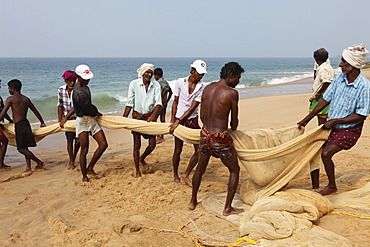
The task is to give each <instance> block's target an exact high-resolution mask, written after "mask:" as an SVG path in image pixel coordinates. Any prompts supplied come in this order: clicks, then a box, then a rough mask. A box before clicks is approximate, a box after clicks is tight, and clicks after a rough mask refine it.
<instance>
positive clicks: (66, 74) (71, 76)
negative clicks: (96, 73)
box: [62, 70, 77, 81]
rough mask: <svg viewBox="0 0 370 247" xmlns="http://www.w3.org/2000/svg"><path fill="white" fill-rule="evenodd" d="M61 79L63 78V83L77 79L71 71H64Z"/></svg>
mask: <svg viewBox="0 0 370 247" xmlns="http://www.w3.org/2000/svg"><path fill="white" fill-rule="evenodd" d="M62 77H63V79H64V80H65V81H67V80H68V81H74V80H76V79H77V74H76V73H75V72H74V71H72V70H66V71H65V72H64V73H63V75H62Z"/></svg>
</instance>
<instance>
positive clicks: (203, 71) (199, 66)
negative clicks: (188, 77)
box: [190, 59, 207, 74]
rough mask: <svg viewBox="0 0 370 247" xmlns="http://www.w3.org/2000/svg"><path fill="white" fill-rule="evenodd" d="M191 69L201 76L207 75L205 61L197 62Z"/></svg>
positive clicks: (191, 65)
mask: <svg viewBox="0 0 370 247" xmlns="http://www.w3.org/2000/svg"><path fill="white" fill-rule="evenodd" d="M190 67H192V68H194V69H195V70H196V71H197V72H198V73H199V74H206V73H207V70H206V69H207V65H206V62H204V61H203V60H200V59H198V60H195V61H194V62H193V63H192V64H190Z"/></svg>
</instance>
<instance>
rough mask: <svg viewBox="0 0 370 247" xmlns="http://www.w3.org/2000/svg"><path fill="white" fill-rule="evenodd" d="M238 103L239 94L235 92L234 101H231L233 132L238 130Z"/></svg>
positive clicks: (231, 125)
mask: <svg viewBox="0 0 370 247" xmlns="http://www.w3.org/2000/svg"><path fill="white" fill-rule="evenodd" d="M238 102H239V94H238V92H237V91H235V93H234V95H233V97H232V99H231V120H230V127H231V129H232V130H236V129H237V128H238V124H239V119H238V112H239V108H238Z"/></svg>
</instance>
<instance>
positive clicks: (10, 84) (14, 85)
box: [8, 79, 22, 92]
mask: <svg viewBox="0 0 370 247" xmlns="http://www.w3.org/2000/svg"><path fill="white" fill-rule="evenodd" d="M8 87H10V88H14V89H15V90H17V91H18V92H20V91H21V88H22V82H21V81H20V80H17V79H13V80H11V81H9V82H8Z"/></svg>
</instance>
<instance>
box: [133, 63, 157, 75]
mask: <svg viewBox="0 0 370 247" xmlns="http://www.w3.org/2000/svg"><path fill="white" fill-rule="evenodd" d="M149 69H150V70H152V71H153V72H154V65H153V64H150V63H143V65H141V66H140V68H138V69H137V77H138V78H141V77H142V76H143V74H144V73H145V72H146V71H147V70H149Z"/></svg>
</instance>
